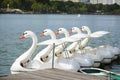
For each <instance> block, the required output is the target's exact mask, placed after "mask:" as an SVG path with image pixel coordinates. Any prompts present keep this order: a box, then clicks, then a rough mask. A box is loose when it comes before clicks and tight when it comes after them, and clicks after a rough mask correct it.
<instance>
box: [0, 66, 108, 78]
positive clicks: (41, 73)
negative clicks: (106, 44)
mask: <svg viewBox="0 0 120 80" xmlns="http://www.w3.org/2000/svg"><path fill="white" fill-rule="evenodd" d="M0 80H107V78H105V77H99V76H93V75H87V74H83V73H79V72H73V71H65V70H60V69H56V68H54V69H46V70H38V71H32V72H23V73H20V74H11V75H8V76H2V77H0Z"/></svg>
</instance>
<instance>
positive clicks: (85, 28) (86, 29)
mask: <svg viewBox="0 0 120 80" xmlns="http://www.w3.org/2000/svg"><path fill="white" fill-rule="evenodd" d="M81 30H82V31H87V32H88V34H91V30H90V28H89V27H88V26H82V28H81Z"/></svg>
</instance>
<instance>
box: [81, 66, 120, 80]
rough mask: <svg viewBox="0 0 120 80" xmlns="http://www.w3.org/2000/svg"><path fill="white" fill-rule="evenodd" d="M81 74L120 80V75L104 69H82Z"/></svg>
mask: <svg viewBox="0 0 120 80" xmlns="http://www.w3.org/2000/svg"><path fill="white" fill-rule="evenodd" d="M80 72H81V73H84V74H89V75H96V76H103V77H108V78H109V79H110V80H111V79H112V80H120V74H117V73H114V72H111V71H107V70H104V69H100V68H81V69H80Z"/></svg>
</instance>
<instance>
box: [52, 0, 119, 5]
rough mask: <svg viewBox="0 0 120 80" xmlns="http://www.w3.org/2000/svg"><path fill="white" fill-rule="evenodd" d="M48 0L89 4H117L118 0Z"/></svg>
mask: <svg viewBox="0 0 120 80" xmlns="http://www.w3.org/2000/svg"><path fill="white" fill-rule="evenodd" d="M50 1H72V2H83V3H91V4H100V3H101V4H115V3H117V4H119V5H120V0H50Z"/></svg>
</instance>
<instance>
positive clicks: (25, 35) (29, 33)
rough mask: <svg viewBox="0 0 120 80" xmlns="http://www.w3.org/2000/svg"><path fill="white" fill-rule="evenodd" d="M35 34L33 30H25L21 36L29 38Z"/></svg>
mask: <svg viewBox="0 0 120 80" xmlns="http://www.w3.org/2000/svg"><path fill="white" fill-rule="evenodd" d="M33 35H35V34H34V33H33V32H32V31H25V32H24V33H23V34H22V35H21V36H20V39H24V38H29V37H32V36H33Z"/></svg>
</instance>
